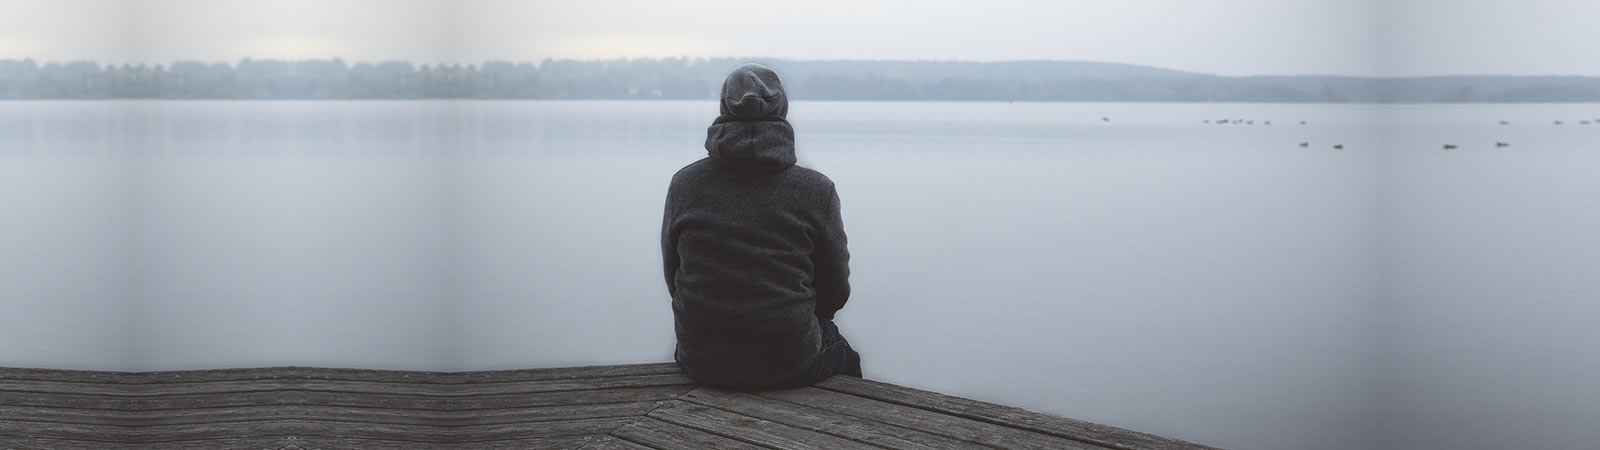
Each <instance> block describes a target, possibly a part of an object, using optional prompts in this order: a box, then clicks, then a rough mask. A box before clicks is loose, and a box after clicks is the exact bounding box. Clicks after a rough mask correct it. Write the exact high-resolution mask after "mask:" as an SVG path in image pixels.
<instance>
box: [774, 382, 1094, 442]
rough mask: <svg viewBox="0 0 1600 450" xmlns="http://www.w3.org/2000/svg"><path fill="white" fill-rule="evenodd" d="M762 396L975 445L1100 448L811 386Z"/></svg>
mask: <svg viewBox="0 0 1600 450" xmlns="http://www.w3.org/2000/svg"><path fill="white" fill-rule="evenodd" d="M758 395H760V396H762V397H767V398H772V399H777V400H782V401H786V402H790V403H796V404H801V405H805V406H810V407H813V408H817V409H823V410H828V411H833V412H836V413H840V414H846V415H851V416H856V417H860V418H862V419H866V420H873V421H878V422H883V423H887V424H891V425H898V426H902V427H907V428H915V429H918V430H923V431H926V432H929V433H933V434H938V435H942V436H946V437H950V438H955V439H959V440H963V441H967V442H971V443H974V444H979V445H986V446H990V447H999V448H1005V449H1034V450H1055V449H1074V450H1104V447H1100V446H1097V445H1093V444H1088V443H1084V442H1079V441H1076V440H1071V439H1065V438H1061V437H1057V436H1051V435H1047V434H1041V433H1036V432H1032V431H1027V430H1021V429H1016V428H1010V427H1006V426H1003V425H996V424H992V423H988V422H979V421H975V420H971V419H966V418H961V417H955V416H951V415H946V414H941V413H938V412H934V411H928V410H923V409H917V408H906V407H903V406H899V405H895V404H891V403H885V402H881V401H877V400H873V399H868V398H862V397H856V396H852V395H848V394H843V393H839V392H834V391H829V390H825V389H818V388H815V387H809V388H801V389H793V390H787V391H772V392H763V393H760V394H758Z"/></svg>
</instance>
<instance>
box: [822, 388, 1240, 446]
mask: <svg viewBox="0 0 1600 450" xmlns="http://www.w3.org/2000/svg"><path fill="white" fill-rule="evenodd" d="M816 387H818V388H822V389H827V390H831V391H836V392H842V393H847V394H850V395H855V396H859V397H866V398H870V399H874V400H878V401H883V402H888V403H893V404H897V405H903V406H907V407H912V408H920V409H925V410H930V411H937V412H940V413H943V414H949V415H952V416H956V417H963V418H967V419H972V420H978V421H982V422H989V423H993V424H999V425H1004V426H1007V427H1011V428H1021V429H1025V430H1030V431H1035V432H1039V433H1044V434H1049V435H1054V436H1059V437H1064V438H1069V439H1075V440H1080V441H1084V442H1090V443H1094V444H1097V445H1100V446H1104V447H1110V448H1114V449H1122V450H1134V449H1141V450H1144V449H1148V450H1201V449H1208V450H1217V448H1216V447H1211V446H1207V445H1201V444H1196V443H1193V442H1187V441H1182V440H1178V439H1172V438H1168V437H1164V436H1157V435H1153V434H1148V433H1140V432H1137V431H1132V430H1127V429H1122V428H1117V427H1112V426H1107V425H1100V424H1097V423H1091V422H1085V421H1081V420H1075V419H1069V418H1066V417H1061V416H1057V415H1053V414H1045V413H1039V412H1034V411H1028V410H1025V409H1022V408H1017V407H1012V406H1005V405H998V404H994V403H988V402H982V401H977V400H972V399H967V398H961V397H954V396H949V395H944V394H940V393H937V392H929V391H924V390H920V389H915V388H908V387H904V386H898V385H893V384H888V383H882V382H877V381H870V380H863V379H860V378H854V377H832V378H829V379H827V380H824V381H823V382H821V383H818V384H817V385H816Z"/></svg>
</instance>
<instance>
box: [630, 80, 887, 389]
mask: <svg viewBox="0 0 1600 450" xmlns="http://www.w3.org/2000/svg"><path fill="white" fill-rule="evenodd" d="M721 104H722V106H721V115H720V116H718V117H717V119H716V120H715V121H714V122H712V125H711V127H710V129H709V130H708V132H707V137H706V150H707V152H708V153H709V155H708V156H707V157H706V158H704V159H701V160H699V161H696V162H694V163H693V164H690V165H688V166H686V167H684V168H683V169H681V170H679V171H678V173H677V174H676V175H674V176H673V178H672V184H671V186H670V187H669V188H668V191H667V203H666V213H665V215H664V218H663V221H662V229H661V250H662V257H663V260H664V265H665V267H664V269H665V275H666V281H667V290H668V292H669V293H670V294H671V295H672V311H673V316H674V319H675V328H676V332H677V339H678V342H677V351H676V354H675V359H677V361H678V363H679V364H680V365H681V366H682V367H683V369H684V372H685V373H686V374H688V375H689V377H690V378H692V379H694V380H695V381H697V382H700V383H703V384H707V385H712V386H719V387H725V388H731V389H781V388H788V387H797V386H804V385H809V384H812V383H815V382H816V381H820V380H821V379H822V378H826V377H827V376H830V375H833V374H838V373H843V374H848V375H853V376H858V377H859V376H861V374H860V360H859V355H857V354H856V353H855V351H854V350H852V349H850V347H849V343H848V342H846V341H845V340H844V339H843V337H842V336H840V335H839V334H838V329H837V328H836V327H834V326H833V323H832V319H833V316H834V313H835V312H836V311H838V310H839V308H842V307H843V306H844V303H845V301H846V299H847V298H848V297H849V295H850V285H849V281H848V278H849V274H850V271H849V258H850V254H849V251H848V250H847V249H846V246H845V234H844V225H843V221H842V219H841V218H840V216H839V197H838V195H837V193H836V192H835V190H834V186H833V182H832V181H831V180H829V179H828V177H826V176H824V175H822V174H821V173H819V172H817V171H815V170H811V169H807V168H804V167H799V166H795V165H794V163H795V156H794V130H793V128H791V127H790V126H789V123H788V122H787V121H786V120H785V116H786V115H787V113H788V98H787V95H786V93H785V92H784V91H783V86H782V84H781V83H780V82H779V80H778V78H777V74H776V73H773V72H772V70H771V69H767V68H766V67H763V66H760V65H755V64H746V65H743V66H739V67H738V68H736V69H734V71H733V73H731V74H729V75H728V78H727V80H726V81H725V82H724V84H723V88H722V99H721Z"/></svg>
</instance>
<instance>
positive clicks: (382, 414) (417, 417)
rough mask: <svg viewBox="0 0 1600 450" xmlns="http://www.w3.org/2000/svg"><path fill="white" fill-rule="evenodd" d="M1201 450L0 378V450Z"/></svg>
mask: <svg viewBox="0 0 1600 450" xmlns="http://www.w3.org/2000/svg"><path fill="white" fill-rule="evenodd" d="M579 448H583V449H587V450H643V449H657V450H700V449H735V450H739V449H774V448H776V449H791V448H793V449H846V450H849V449H897V450H933V449H993V448H1005V449H1013V448H1016V449H1079V450H1104V449H1106V448H1112V449H1119V450H1132V449H1150V450H1215V449H1214V448H1213V447H1207V446H1202V445H1198V444H1193V443H1188V442H1184V441H1179V440H1175V439H1169V438H1164V437H1161V436H1155V435H1150V434H1146V433H1139V432H1134V431H1129V430H1124V429H1120V428H1115V427H1108V426H1104V425H1098V424H1093V423H1089V422H1083V421H1078V420H1073V419H1068V418H1065V417H1059V416H1053V415H1048V414H1041V413H1036V412H1032V411H1027V410H1023V409H1019V408H1013V407H1009V406H1004V405H996V404H992V403H985V402H979V401H976V400H970V399H964V398H959V397H952V396H948V395H944V394H939V393H935V392H928V391H922V390H917V389H911V388H906V387H901V386H895V385H891V384H885V383H879V382H873V381H864V380H859V379H855V378H848V377H835V378H832V379H829V380H827V381H824V382H822V383H821V384H818V385H817V386H815V387H807V388H801V389H792V390H786V391H772V392H760V393H740V392H732V391H724V390H718V389H712V388H705V387H700V386H697V385H695V384H694V383H693V382H692V380H690V379H689V378H687V377H686V376H684V374H683V373H682V371H681V370H680V369H679V368H678V366H677V365H676V364H674V363H655V364H633V365H622V366H586V367H567V368H557V369H516V370H493V371H476V372H413V371H396V370H365V369H340V368H316V367H298V366H285V367H266V368H256V369H250V368H238V369H212V370H195V371H164V372H97V371H74V370H59V369H28V368H3V367H0V450H24V449H26V450H33V449H48V450H88V449H94V450H107V449H128V450H190V449H192V450H201V449H205V450H336V449H337V450H365V449H386V450H423V449H427V450H469V449H470V450H512V449H516V450H527V449H561V450H571V449H579Z"/></svg>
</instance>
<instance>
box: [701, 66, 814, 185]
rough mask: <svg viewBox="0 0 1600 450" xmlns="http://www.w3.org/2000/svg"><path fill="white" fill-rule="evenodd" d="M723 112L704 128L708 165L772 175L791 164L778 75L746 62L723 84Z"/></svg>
mask: <svg viewBox="0 0 1600 450" xmlns="http://www.w3.org/2000/svg"><path fill="white" fill-rule="evenodd" d="M721 103H722V105H721V112H722V114H721V115H719V116H717V119H716V120H714V121H712V122H711V127H710V128H709V129H707V130H706V152H707V153H708V154H709V156H710V158H711V160H712V161H715V162H716V163H717V164H719V165H722V166H723V167H727V168H730V169H733V170H737V171H741V172H758V173H759V172H775V171H778V170H783V169H785V168H788V167H789V166H792V165H794V162H795V157H794V128H793V127H790V126H789V121H788V120H787V119H785V116H787V115H788V114H789V95H788V93H786V92H784V90H783V82H781V81H779V80H778V73H777V72H773V71H772V69H769V68H767V67H766V66H763V65H760V64H744V65H741V66H739V67H736V68H734V69H733V72H732V73H729V74H728V78H727V79H724V80H723V81H722V98H721Z"/></svg>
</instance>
